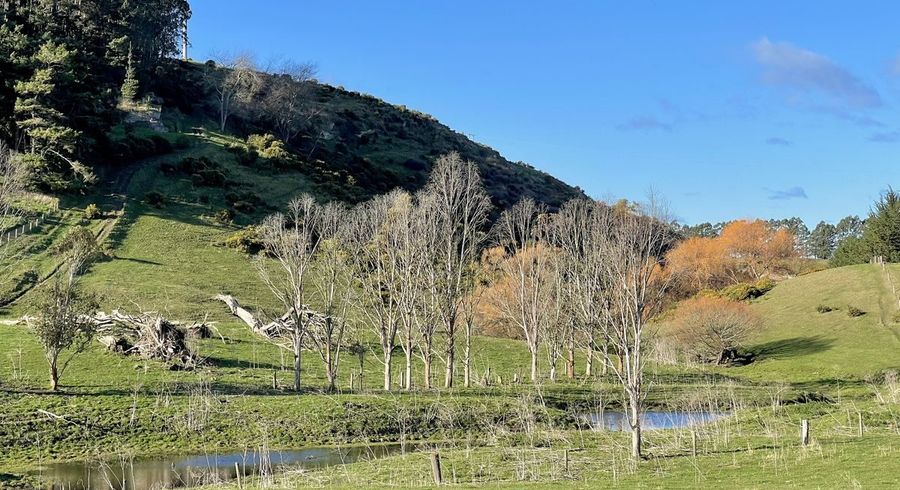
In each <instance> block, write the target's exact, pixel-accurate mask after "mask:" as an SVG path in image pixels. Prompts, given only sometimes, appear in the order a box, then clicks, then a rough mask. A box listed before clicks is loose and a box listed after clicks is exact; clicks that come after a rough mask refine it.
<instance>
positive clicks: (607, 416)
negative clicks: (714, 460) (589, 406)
mask: <svg viewBox="0 0 900 490" xmlns="http://www.w3.org/2000/svg"><path fill="white" fill-rule="evenodd" d="M728 415H730V414H729V413H728V412H705V411H704V412H685V411H663V410H648V411H645V412H644V414H643V425H642V426H641V429H642V430H660V429H681V428H684V427H691V426H694V425H701V424H705V423H707V422H712V421H715V420H718V419H720V418H722V417H727V416H728ZM586 418H587V420H588V421H590V424H591V427H593V428H594V429H597V430H608V431H626V432H630V431H631V426H630V425H629V424H628V416H627V415H626V414H625V413H624V412H613V411H604V412H593V413H589V414H588V415H586Z"/></svg>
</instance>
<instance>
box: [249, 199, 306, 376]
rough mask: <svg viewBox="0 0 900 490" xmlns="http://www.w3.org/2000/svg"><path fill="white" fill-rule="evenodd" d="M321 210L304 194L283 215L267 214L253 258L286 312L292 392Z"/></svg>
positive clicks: (297, 372)
mask: <svg viewBox="0 0 900 490" xmlns="http://www.w3.org/2000/svg"><path fill="white" fill-rule="evenodd" d="M321 209H322V208H321V206H319V205H318V204H317V203H316V201H315V199H314V198H313V197H312V196H310V195H308V194H304V195H301V196H300V197H298V198H296V199H293V200H292V201H291V202H290V203H289V204H288V209H287V213H286V214H282V213H278V214H275V215H272V216H269V217H267V218H266V219H265V221H263V224H262V225H261V226H260V229H259V234H260V239H261V241H262V243H263V248H264V251H265V253H264V254H262V255H260V257H259V258H258V260H257V261H256V265H257V270H258V272H259V276H260V278H261V279H262V281H263V282H264V283H265V284H266V286H267V287H268V288H269V290H270V291H271V292H272V294H273V295H274V296H275V298H276V299H277V300H278V301H279V302H280V303H281V305H282V306H283V307H284V309H285V311H286V313H285V314H284V316H282V317H281V320H280V321H281V322H282V323H283V325H282V326H283V327H284V329H285V331H287V332H288V334H289V335H288V337H289V340H290V349H291V351H292V352H293V354H294V386H293V388H294V390H295V391H299V390H300V369H301V365H300V358H301V354H302V347H303V338H304V337H305V336H306V334H307V331H308V328H309V325H310V323H311V315H310V314H309V312H308V311H307V310H308V308H307V307H306V304H305V300H306V287H305V284H304V281H305V279H306V274H307V272H308V271H309V270H310V267H311V266H312V263H313V257H314V255H315V254H316V251H317V249H318V247H319V244H320V242H321V234H320V233H319V232H318V227H319V224H320V221H321V219H322V218H321V214H322V211H321Z"/></svg>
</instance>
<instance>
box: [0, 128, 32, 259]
mask: <svg viewBox="0 0 900 490" xmlns="http://www.w3.org/2000/svg"><path fill="white" fill-rule="evenodd" d="M25 177H26V175H25V169H24V167H23V166H22V165H21V164H20V163H19V161H18V160H17V158H16V155H15V153H14V152H13V151H12V150H10V149H9V147H7V146H6V144H5V143H3V142H2V141H0V230H2V229H3V228H5V227H6V226H9V223H8V220H7V219H6V218H8V217H10V216H11V215H12V214H13V212H14V207H13V204H14V202H15V200H16V198H17V197H19V196H20V195H21V193H22V190H23V189H24V187H25ZM5 252H6V247H5V246H4V244H3V243H2V242H0V259H5V258H6V253H5Z"/></svg>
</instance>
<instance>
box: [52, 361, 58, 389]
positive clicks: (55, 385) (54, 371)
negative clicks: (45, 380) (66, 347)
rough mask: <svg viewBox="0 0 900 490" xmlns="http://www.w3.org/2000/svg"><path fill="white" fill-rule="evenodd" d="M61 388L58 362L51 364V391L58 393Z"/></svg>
mask: <svg viewBox="0 0 900 490" xmlns="http://www.w3.org/2000/svg"><path fill="white" fill-rule="evenodd" d="M58 387H59V370H58V369H57V367H56V360H55V359H54V360H53V361H52V362H51V363H50V391H56V390H57V388H58Z"/></svg>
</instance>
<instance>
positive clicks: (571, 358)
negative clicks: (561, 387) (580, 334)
mask: <svg viewBox="0 0 900 490" xmlns="http://www.w3.org/2000/svg"><path fill="white" fill-rule="evenodd" d="M566 377H568V378H569V379H574V378H575V333H574V331H573V332H572V335H570V336H569V355H568V357H567V358H566Z"/></svg>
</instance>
